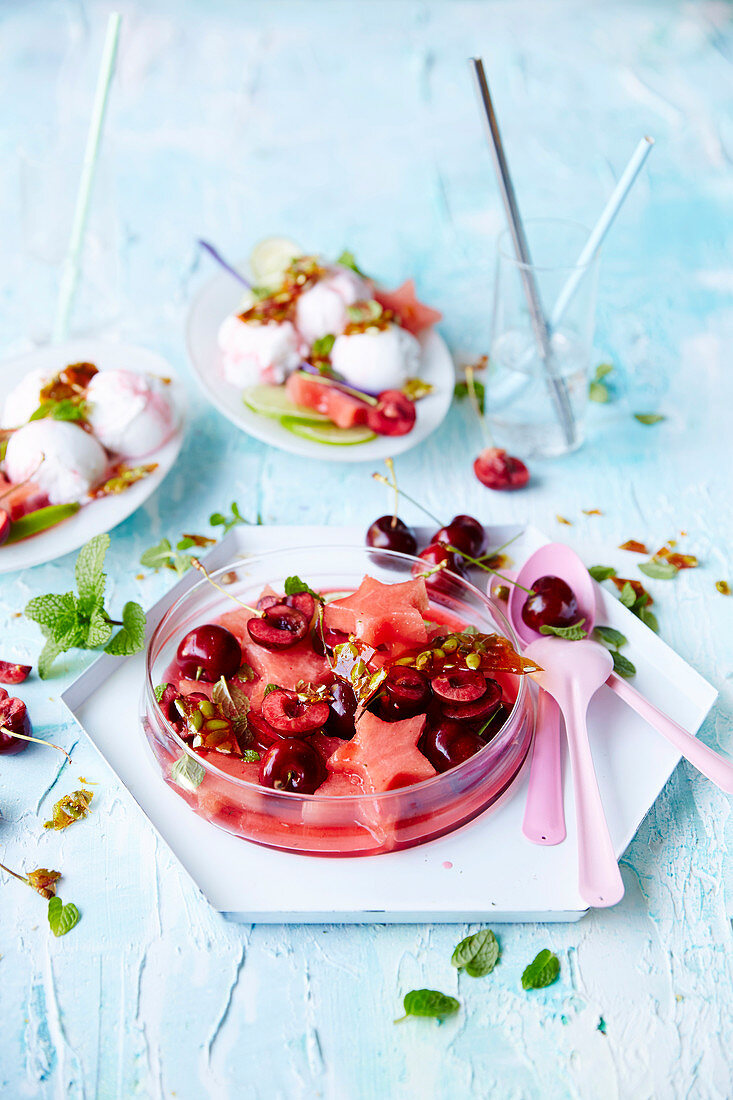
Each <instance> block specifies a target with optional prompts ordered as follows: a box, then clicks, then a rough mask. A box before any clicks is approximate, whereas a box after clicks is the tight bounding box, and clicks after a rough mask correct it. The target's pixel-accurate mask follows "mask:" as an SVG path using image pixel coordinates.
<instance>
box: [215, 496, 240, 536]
mask: <svg viewBox="0 0 733 1100" xmlns="http://www.w3.org/2000/svg"><path fill="white" fill-rule="evenodd" d="M231 507H232V510H231V515H229V516H225V515H224V514H223V513H222V512H212V513H211V515H210V516H209V525H210V526H211V527H221V528H222V529H223V530H222V532H221V535H220V536H219V537H220V538H223V537H224V535H228V534H229V532H230V531H231V530H232V528H233V527H236V526H237V525H238V524H240V523H248V522H249V520H246V519H245V518H244V516H243V515H242V513H241V512H240V511H239V505H238V504H237V502H236V500H233V501H232V505H231Z"/></svg>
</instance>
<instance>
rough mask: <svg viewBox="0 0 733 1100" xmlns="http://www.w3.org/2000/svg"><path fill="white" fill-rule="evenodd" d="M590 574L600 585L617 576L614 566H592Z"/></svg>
mask: <svg viewBox="0 0 733 1100" xmlns="http://www.w3.org/2000/svg"><path fill="white" fill-rule="evenodd" d="M588 572H589V573H590V575H591V577H592V578H593V580H594V581H598V583H599V584H600V583H601V581H607V580H610V579H611V577H615V576H616V570H615V569H614V568H613V566H612V565H591V567H590V569H589V570H588Z"/></svg>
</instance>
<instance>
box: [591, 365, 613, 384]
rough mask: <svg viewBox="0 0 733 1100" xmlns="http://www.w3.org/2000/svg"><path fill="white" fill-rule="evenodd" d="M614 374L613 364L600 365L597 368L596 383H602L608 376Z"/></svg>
mask: <svg viewBox="0 0 733 1100" xmlns="http://www.w3.org/2000/svg"><path fill="white" fill-rule="evenodd" d="M612 372H613V363H599V364H598V366H597V367H596V373H595V378H594V381H596V382H601V381H602V380H603V379H604V378H605V377H606V375H607V374H611V373H612Z"/></svg>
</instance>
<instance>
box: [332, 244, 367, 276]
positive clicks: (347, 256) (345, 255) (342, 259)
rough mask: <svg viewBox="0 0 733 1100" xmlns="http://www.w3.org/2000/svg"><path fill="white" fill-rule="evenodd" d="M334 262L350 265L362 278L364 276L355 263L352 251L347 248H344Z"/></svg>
mask: <svg viewBox="0 0 733 1100" xmlns="http://www.w3.org/2000/svg"><path fill="white" fill-rule="evenodd" d="M336 263H337V264H341V266H342V267H350V268H351V270H352V271H354V272H356V274H357V275H361V277H362V278H363V279H365V278H366V275H365V274H364V272H363V271H362V270H361V269H360V268H359V266H358V265H357V262H356V257H355V256H354V253H353V252H352V251H351V250H350V249H349V248H345V249H344V250H343V252H342V253H341V255H340V256H339V258H338V259H337V260H336Z"/></svg>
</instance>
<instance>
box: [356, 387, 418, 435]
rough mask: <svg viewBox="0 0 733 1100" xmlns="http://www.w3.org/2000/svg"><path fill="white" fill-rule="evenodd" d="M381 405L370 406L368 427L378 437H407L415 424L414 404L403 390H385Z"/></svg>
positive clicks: (381, 395)
mask: <svg viewBox="0 0 733 1100" xmlns="http://www.w3.org/2000/svg"><path fill="white" fill-rule="evenodd" d="M378 401H379V403H378V404H377V405H370V406H369V410H368V412H367V426H368V427H370V428H371V430H372V431H373V432H376V433H377V435H407V433H408V432H410V431H412V428H413V426H414V424H415V419H416V416H417V414H416V412H415V405H414V402H412V401H410V398H409V397H407V396H406V395H405V394H404V393H402V391H401V390H383V391H382V393H380V394H379V398H378Z"/></svg>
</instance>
